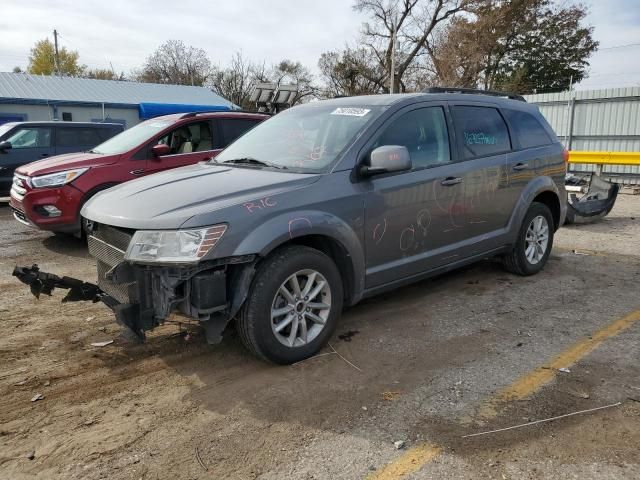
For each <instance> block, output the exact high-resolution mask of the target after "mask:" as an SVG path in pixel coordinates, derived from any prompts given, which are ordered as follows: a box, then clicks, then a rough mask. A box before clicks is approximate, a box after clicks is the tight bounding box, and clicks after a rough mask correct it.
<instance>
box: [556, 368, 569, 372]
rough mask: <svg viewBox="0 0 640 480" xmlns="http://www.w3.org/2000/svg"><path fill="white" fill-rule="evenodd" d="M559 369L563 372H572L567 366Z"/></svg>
mask: <svg viewBox="0 0 640 480" xmlns="http://www.w3.org/2000/svg"><path fill="white" fill-rule="evenodd" d="M558 371H559V372H562V373H571V370H569V369H568V368H567V367H562V368H559V369H558Z"/></svg>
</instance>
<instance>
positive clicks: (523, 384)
mask: <svg viewBox="0 0 640 480" xmlns="http://www.w3.org/2000/svg"><path fill="white" fill-rule="evenodd" d="M638 320H640V309H638V310H635V311H634V312H631V313H630V314H628V315H626V316H624V317H622V318H620V319H618V320H616V321H615V322H613V323H610V324H609V325H607V326H606V327H604V328H602V329H600V330H598V331H597V332H596V333H594V334H593V335H591V336H590V337H588V338H585V339H584V340H581V341H579V342H578V343H575V344H574V345H573V346H571V347H569V348H568V349H567V350H565V351H563V352H562V353H560V354H558V355H556V356H555V357H554V358H552V359H551V360H550V361H549V362H547V363H545V364H544V365H542V366H541V367H538V368H536V369H535V370H533V371H532V372H530V373H527V374H526V375H524V376H522V377H520V378H519V379H518V380H516V381H515V382H514V383H513V384H511V385H510V386H508V387H506V388H504V389H503V390H501V391H499V392H498V393H497V394H496V395H495V396H494V397H493V398H492V399H491V400H489V401H488V402H487V403H485V404H484V405H483V406H482V407H480V410H479V414H480V416H481V417H483V418H493V417H495V415H496V408H497V407H498V406H499V405H500V404H503V403H506V402H510V401H513V400H523V399H525V398H527V397H528V396H530V395H531V394H532V393H534V392H536V391H537V390H539V389H540V388H542V387H543V386H544V385H546V384H548V383H549V382H551V381H552V380H553V379H554V378H555V377H556V375H557V373H558V369H559V368H563V367H569V366H571V365H573V364H574V363H576V362H577V361H579V360H580V359H582V358H583V357H585V356H586V355H587V354H589V353H590V352H591V351H593V350H594V349H595V348H596V347H597V346H598V345H600V344H601V343H602V342H604V341H605V340H606V339H608V338H611V337H613V336H615V335H617V334H618V333H620V332H622V331H623V330H626V329H627V328H629V327H630V326H631V325H633V324H634V323H635V322H637V321H638Z"/></svg>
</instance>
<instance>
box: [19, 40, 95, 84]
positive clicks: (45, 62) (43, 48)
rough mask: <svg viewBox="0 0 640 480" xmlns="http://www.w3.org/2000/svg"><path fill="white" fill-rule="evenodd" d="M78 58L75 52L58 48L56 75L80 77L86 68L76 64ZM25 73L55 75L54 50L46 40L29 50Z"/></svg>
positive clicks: (40, 41) (51, 44)
mask: <svg viewBox="0 0 640 480" xmlns="http://www.w3.org/2000/svg"><path fill="white" fill-rule="evenodd" d="M79 57H80V56H79V55H78V52H76V51H69V50H67V49H66V48H65V47H61V48H59V49H58V59H59V65H58V72H57V73H58V74H60V75H67V76H71V77H75V76H80V75H82V73H83V72H84V70H85V68H86V66H85V65H80V64H79V63H78V59H79ZM27 71H28V72H29V73H33V74H35V75H54V74H55V73H56V62H55V48H54V46H53V43H52V42H51V41H50V40H49V39H48V38H45V39H44V40H39V41H38V42H36V44H35V45H34V46H33V48H32V49H31V54H30V55H29V66H28V67H27Z"/></svg>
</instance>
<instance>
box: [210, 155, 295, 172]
mask: <svg viewBox="0 0 640 480" xmlns="http://www.w3.org/2000/svg"><path fill="white" fill-rule="evenodd" d="M214 160H215V161H216V163H232V164H235V165H257V166H262V167H271V168H277V169H280V170H286V169H287V167H285V166H284V165H278V164H277V163H271V162H265V161H264V160H258V159H257V158H253V157H241V158H232V159H230V160H225V161H224V162H218V161H217V160H216V159H214Z"/></svg>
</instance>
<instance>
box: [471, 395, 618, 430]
mask: <svg viewBox="0 0 640 480" xmlns="http://www.w3.org/2000/svg"><path fill="white" fill-rule="evenodd" d="M620 405H622V402H616V403H612V404H611V405H604V406H602V407H596V408H589V409H587V410H580V411H578V412H571V413H565V414H564V415H558V416H556V417H551V418H545V419H542V420H535V421H533V422H531V421H529V422H527V423H521V424H519V425H513V426H511V427H505V428H498V429H497V430H489V431H487V432H480V433H471V434H469V435H462V438H469V437H477V436H480V435H488V434H490V433H498V432H505V431H507V430H514V429H516V428H522V427H529V426H531V425H537V424H539V423H545V422H552V421H554V420H559V419H561V418H566V417H573V416H574V415H581V414H583V413H591V412H597V411H598V410H604V409H605V408H613V407H619V406H620Z"/></svg>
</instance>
